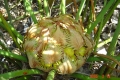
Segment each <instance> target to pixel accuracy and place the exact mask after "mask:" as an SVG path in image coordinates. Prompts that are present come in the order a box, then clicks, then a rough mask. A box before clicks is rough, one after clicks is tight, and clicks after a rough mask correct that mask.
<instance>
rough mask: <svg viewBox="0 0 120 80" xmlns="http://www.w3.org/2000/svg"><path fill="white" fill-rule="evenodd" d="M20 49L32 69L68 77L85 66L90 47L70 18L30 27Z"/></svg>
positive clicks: (77, 24) (91, 46)
mask: <svg viewBox="0 0 120 80" xmlns="http://www.w3.org/2000/svg"><path fill="white" fill-rule="evenodd" d="M23 47H24V49H25V51H26V53H27V56H28V59H29V65H30V67H31V68H38V69H40V70H43V71H45V72H48V71H50V70H51V69H55V70H57V72H58V73H59V74H70V73H74V72H75V71H76V70H77V69H79V68H80V67H81V66H82V65H83V64H84V63H85V60H86V58H87V57H88V56H89V53H90V51H91V50H92V48H93V43H92V40H91V39H90V37H88V35H86V34H85V33H84V32H83V30H82V27H81V25H80V24H79V23H77V22H76V21H75V20H74V19H73V18H71V17H70V16H69V15H60V16H58V17H55V18H43V19H41V20H40V21H39V22H38V23H37V24H34V25H32V26H31V27H30V28H29V29H28V31H27V34H26V36H25V40H24V44H23Z"/></svg>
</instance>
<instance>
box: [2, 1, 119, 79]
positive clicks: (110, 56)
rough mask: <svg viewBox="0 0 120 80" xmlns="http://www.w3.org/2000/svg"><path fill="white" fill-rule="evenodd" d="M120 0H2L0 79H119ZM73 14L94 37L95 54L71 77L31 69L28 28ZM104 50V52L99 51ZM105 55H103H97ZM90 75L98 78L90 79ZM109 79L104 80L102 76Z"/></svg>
mask: <svg viewBox="0 0 120 80" xmlns="http://www.w3.org/2000/svg"><path fill="white" fill-rule="evenodd" d="M119 3H120V0H66V2H65V0H0V61H1V62H0V73H1V74H0V79H1V80H6V79H11V80H33V79H34V80H45V78H46V77H48V79H49V76H51V75H52V77H51V79H53V78H54V79H56V80H57V79H58V78H59V79H60V80H67V79H69V80H71V79H73V80H75V79H81V80H91V79H92V80H94V79H95V80H106V79H107V80H113V79H116V80H117V79H119V76H120V74H119V73H120V67H119V66H120V63H119V61H120V58H119V57H120V56H119V55H120V54H119V53H120V35H119V34H120V26H119V25H120V17H119V14H120V13H119V12H120V7H119V6H120V5H119ZM60 14H71V15H73V16H74V18H75V19H76V21H78V22H80V23H81V25H83V26H84V29H85V31H86V33H88V34H91V36H92V37H93V39H94V42H95V48H94V50H93V54H91V56H90V57H89V58H88V60H87V61H86V63H85V65H83V67H82V68H80V70H78V71H77V72H76V73H74V74H71V75H58V74H56V75H55V72H54V71H53V72H52V71H51V72H50V73H49V74H48V73H45V72H43V71H40V70H37V69H30V67H29V65H28V60H27V57H26V54H24V51H23V49H22V42H23V39H24V34H25V33H26V30H27V28H28V27H29V26H30V25H31V24H33V23H37V20H39V19H40V18H42V17H55V16H57V15H60ZM100 51H102V52H100ZM97 53H102V54H97ZM91 74H97V75H98V76H99V77H97V78H91V77H90V75H91ZM107 74H110V76H111V77H110V78H109V79H108V78H107V77H104V78H102V75H105V76H107Z"/></svg>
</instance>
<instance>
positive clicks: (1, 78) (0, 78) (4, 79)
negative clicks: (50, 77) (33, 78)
mask: <svg viewBox="0 0 120 80" xmlns="http://www.w3.org/2000/svg"><path fill="white" fill-rule="evenodd" d="M32 74H39V75H43V72H42V71H40V70H38V69H25V70H17V71H12V72H7V73H4V74H0V80H9V79H11V78H14V77H18V76H24V75H32Z"/></svg>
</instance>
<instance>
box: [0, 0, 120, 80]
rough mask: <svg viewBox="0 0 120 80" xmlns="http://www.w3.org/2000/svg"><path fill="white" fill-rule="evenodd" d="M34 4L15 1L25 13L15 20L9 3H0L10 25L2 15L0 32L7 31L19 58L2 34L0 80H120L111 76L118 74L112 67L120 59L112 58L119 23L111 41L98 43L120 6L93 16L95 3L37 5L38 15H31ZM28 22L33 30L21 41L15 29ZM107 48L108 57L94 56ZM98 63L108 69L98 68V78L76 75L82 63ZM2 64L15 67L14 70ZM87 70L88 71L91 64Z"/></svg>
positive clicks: (109, 4)
mask: <svg viewBox="0 0 120 80" xmlns="http://www.w3.org/2000/svg"><path fill="white" fill-rule="evenodd" d="M33 1H34V0H33ZM33 1H30V0H20V1H19V0H18V3H24V5H23V6H24V10H25V12H26V13H25V14H24V15H22V17H21V16H20V17H18V18H16V19H14V20H13V19H12V16H11V13H10V8H9V6H8V1H7V0H4V4H5V5H4V7H5V9H6V11H7V14H8V17H7V18H8V21H6V19H5V16H4V15H3V12H2V11H1V12H0V27H1V29H2V30H5V31H7V33H8V34H9V35H10V37H11V38H12V40H13V42H14V44H15V47H16V48H18V49H19V51H20V53H19V54H15V53H14V52H12V50H11V49H10V48H9V47H7V46H6V42H5V39H4V36H3V35H2V33H1V34H0V35H1V36H0V38H1V41H0V46H1V49H0V55H1V56H2V57H1V58H2V59H1V60H2V62H1V63H0V64H1V66H3V67H4V68H5V69H6V71H3V72H1V74H0V79H1V80H7V79H15V80H29V79H30V78H31V79H35V78H34V76H38V75H39V76H43V77H44V78H43V79H47V80H53V79H54V78H55V74H60V75H65V76H70V77H72V78H78V79H81V80H108V78H109V79H111V80H113V79H116V80H118V79H119V78H118V76H113V75H112V72H114V71H116V72H119V70H118V69H116V67H118V66H120V63H119V60H120V59H119V54H116V53H115V49H116V44H117V40H118V38H119V33H120V27H119V25H120V20H119V18H120V17H119V18H118V25H117V26H116V30H115V32H114V35H113V37H112V38H108V39H107V40H106V41H103V42H101V43H100V42H99V40H100V34H101V33H102V30H103V29H104V26H105V24H106V23H107V21H109V20H110V18H111V16H112V14H113V12H114V10H115V9H116V7H117V5H118V4H119V3H120V1H119V0H109V1H108V0H104V1H103V2H104V5H103V8H102V9H101V11H100V12H99V13H97V14H96V13H95V6H96V4H97V2H99V1H97V0H61V1H59V0H36V1H37V6H38V10H37V11H34V10H33V7H32V2H33ZM21 5H22V4H21ZM113 5H114V6H113ZM15 6H16V5H15ZM13 7H14V6H13ZM69 9H70V10H69ZM55 11H57V12H55ZM53 13H55V14H53ZM37 14H40V16H39V19H37V17H36V15H37ZM26 16H29V17H30V18H31V19H32V21H33V24H32V25H31V26H30V27H29V28H28V29H27V32H26V33H25V35H21V34H20V33H19V32H18V31H17V30H16V29H15V28H14V24H13V23H14V22H15V21H16V20H20V19H22V18H24V17H26ZM109 42H110V44H109V47H108V51H107V55H104V54H97V50H98V49H99V48H100V47H101V46H103V45H105V44H108V43H109ZM116 55H117V56H116ZM3 61H7V62H3ZM99 61H103V62H104V64H106V65H104V64H102V65H101V67H100V68H99V70H98V71H96V73H94V74H89V75H86V74H84V73H80V72H79V69H80V68H81V67H82V66H83V65H84V64H85V63H87V62H89V63H95V62H99ZM6 63H10V64H11V65H14V67H15V68H14V70H11V68H10V67H9V65H10V64H9V65H7V64H6ZM88 66H89V68H91V67H93V64H90V65H88ZM77 70H78V73H76V71H77ZM46 73H48V75H47V78H46ZM108 74H109V76H107V75H108ZM103 76H105V77H103ZM106 76H107V77H106ZM40 78H41V77H38V79H40ZM67 78H68V77H67ZM40 80H41V79H40Z"/></svg>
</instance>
